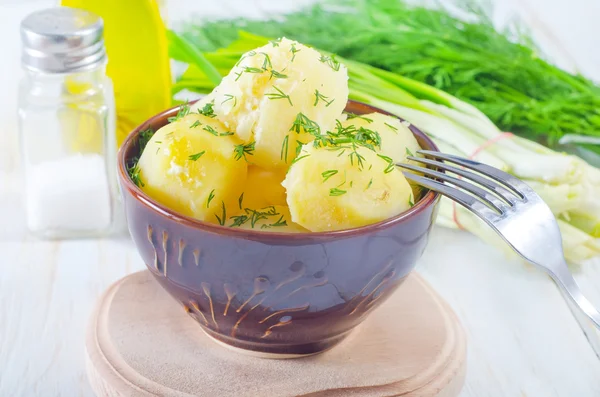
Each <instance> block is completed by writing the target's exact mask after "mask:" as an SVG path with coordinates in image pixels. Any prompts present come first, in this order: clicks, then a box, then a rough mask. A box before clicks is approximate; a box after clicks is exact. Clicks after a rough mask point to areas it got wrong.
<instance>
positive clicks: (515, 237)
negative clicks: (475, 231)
mask: <svg viewBox="0 0 600 397" xmlns="http://www.w3.org/2000/svg"><path fill="white" fill-rule="evenodd" d="M418 153H420V154H422V155H424V156H425V157H426V158H421V157H414V156H409V157H407V159H408V160H412V161H413V162H419V163H422V164H426V165H428V166H433V167H435V168H436V169H431V168H425V167H420V166H417V165H413V164H404V163H399V164H396V165H397V166H398V167H401V168H404V169H405V170H409V171H414V172H417V173H420V174H422V175H418V174H415V173H413V172H408V171H404V175H405V176H406V178H407V179H408V180H410V181H412V182H414V183H416V184H418V185H421V186H423V187H426V188H428V189H431V190H434V191H436V192H439V193H441V194H443V195H444V196H447V197H449V198H450V199H452V200H454V201H456V202H457V203H459V204H461V205H463V206H464V207H466V208H467V209H468V210H470V211H471V212H473V213H474V214H475V215H477V216H478V217H480V218H481V219H483V220H484V221H485V222H486V223H487V224H488V225H489V226H490V227H491V228H492V229H494V230H495V231H496V233H498V234H499V235H500V236H501V237H502V238H503V239H504V241H506V243H508V244H509V245H510V246H511V247H512V249H513V250H515V251H516V252H517V253H518V254H519V255H520V256H522V257H523V258H524V259H525V260H527V261H528V262H530V263H532V264H534V265H536V266H538V267H540V268H542V269H543V270H545V271H546V272H547V273H548V274H549V275H550V277H552V279H554V281H555V282H556V284H557V285H558V286H559V287H561V288H562V289H563V291H564V292H565V294H566V295H567V296H568V297H569V298H570V299H571V300H572V301H573V302H574V303H575V304H576V305H577V306H578V307H579V309H580V310H581V311H582V312H583V313H584V314H585V315H586V316H587V317H588V318H589V319H590V320H591V321H592V323H593V324H594V325H595V326H596V328H597V329H599V330H600V313H599V312H598V310H597V309H596V308H595V307H594V305H593V304H592V303H591V302H590V301H589V300H588V299H587V298H586V297H585V296H583V294H582V292H581V289H580V288H579V285H577V282H576V281H575V279H574V278H573V275H572V274H571V272H570V271H569V268H568V266H567V262H566V261H565V258H564V253H563V248H562V237H561V234H560V230H559V228H558V223H557V222H556V218H555V217H554V215H553V214H552V211H550V208H549V207H548V205H546V203H544V201H543V200H542V199H541V197H540V196H538V195H537V194H536V193H535V192H534V191H533V189H531V188H530V187H529V186H527V185H526V184H525V183H524V182H523V181H521V180H519V179H517V178H515V177H514V176H512V175H509V174H507V173H506V172H504V171H500V170H499V169H497V168H494V167H490V166H489V165H485V164H481V163H478V162H476V161H473V160H469V159H465V158H461V157H457V156H453V155H450V154H445V153H440V152H434V151H429V150H420V151H419V152H418ZM439 160H443V161H446V162H448V163H453V164H456V165H458V166H460V167H462V168H459V167H456V166H452V165H449V164H445V163H444V162H442V161H439ZM440 170H443V171H445V172H440ZM469 170H472V171H475V172H472V171H469ZM448 173H453V174H456V175H460V177H462V179H459V178H456V177H454V176H451V175H448ZM588 337H589V336H588Z"/></svg>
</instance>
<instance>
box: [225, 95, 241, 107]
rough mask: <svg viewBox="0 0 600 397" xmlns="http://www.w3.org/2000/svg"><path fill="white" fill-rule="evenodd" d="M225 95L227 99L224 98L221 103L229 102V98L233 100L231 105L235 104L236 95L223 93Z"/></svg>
mask: <svg viewBox="0 0 600 397" xmlns="http://www.w3.org/2000/svg"><path fill="white" fill-rule="evenodd" d="M225 97H227V99H225V100H224V101H223V102H221V105H222V104H224V103H225V102H229V101H231V100H233V106H232V107H235V105H237V97H236V96H235V95H231V94H225Z"/></svg>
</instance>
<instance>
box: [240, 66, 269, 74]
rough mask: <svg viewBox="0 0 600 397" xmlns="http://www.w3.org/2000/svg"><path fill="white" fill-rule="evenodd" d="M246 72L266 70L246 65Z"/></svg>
mask: <svg viewBox="0 0 600 397" xmlns="http://www.w3.org/2000/svg"><path fill="white" fill-rule="evenodd" d="M244 72H246V73H262V72H264V70H263V69H261V68H253V67H250V66H246V67H245V68H244Z"/></svg>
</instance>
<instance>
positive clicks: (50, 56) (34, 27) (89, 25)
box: [21, 7, 106, 73]
mask: <svg viewBox="0 0 600 397" xmlns="http://www.w3.org/2000/svg"><path fill="white" fill-rule="evenodd" d="M103 29H104V24H103V22H102V18H100V17H99V16H97V15H95V14H92V13H90V12H87V11H84V10H80V9H77V8H71V7H54V8H49V9H46V10H41V11H37V12H34V13H32V14H30V15H29V16H28V17H27V18H25V19H24V20H23V21H22V22H21V40H22V42H23V54H22V63H23V66H24V67H25V68H27V69H29V70H33V71H39V72H45V73H74V72H80V71H85V70H88V69H93V68H95V67H97V66H98V65H99V64H101V63H104V62H106V51H105V49H104V40H103V38H102V33H103Z"/></svg>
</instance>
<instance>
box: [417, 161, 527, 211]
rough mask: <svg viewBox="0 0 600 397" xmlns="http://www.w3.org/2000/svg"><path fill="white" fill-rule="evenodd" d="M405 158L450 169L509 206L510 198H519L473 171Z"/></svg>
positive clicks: (511, 201)
mask: <svg viewBox="0 0 600 397" xmlns="http://www.w3.org/2000/svg"><path fill="white" fill-rule="evenodd" d="M407 159H408V160H412V161H416V162H419V163H423V164H427V165H432V166H434V167H438V168H440V169H443V170H445V171H450V172H452V173H454V174H457V175H460V176H462V177H464V178H466V179H469V180H471V181H473V182H476V183H479V184H480V185H482V186H484V187H486V188H488V189H490V190H491V191H493V192H494V193H495V194H496V195H497V196H498V197H500V198H501V199H502V200H504V201H505V202H506V203H507V204H508V205H510V206H513V205H514V204H515V202H514V201H513V199H512V198H513V197H515V198H519V199H521V197H520V196H517V194H516V193H515V192H513V191H512V190H508V189H506V188H504V187H502V185H500V184H499V183H498V182H496V181H494V180H491V179H488V178H484V177H483V176H481V175H478V174H476V173H474V172H471V171H467V170H464V169H462V168H458V167H454V166H452V165H450V164H446V163H443V162H441V161H436V160H430V159H426V158H423V157H414V156H408V157H407Z"/></svg>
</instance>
